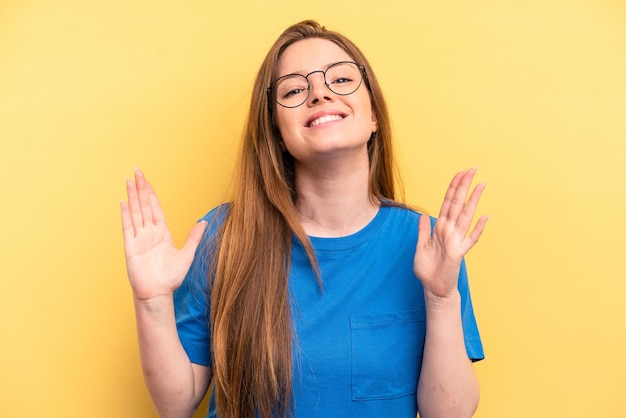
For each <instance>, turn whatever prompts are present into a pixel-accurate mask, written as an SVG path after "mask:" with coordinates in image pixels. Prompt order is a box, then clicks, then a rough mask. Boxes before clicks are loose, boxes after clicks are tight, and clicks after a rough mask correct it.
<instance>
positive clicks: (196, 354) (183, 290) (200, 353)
mask: <svg viewBox="0 0 626 418" xmlns="http://www.w3.org/2000/svg"><path fill="white" fill-rule="evenodd" d="M197 260H199V255H198V254H196V257H195V260H194V263H193V264H192V266H191V269H190V270H189V273H188V274H187V277H185V280H184V281H183V284H182V285H181V286H180V287H179V288H178V289H176V291H175V292H174V311H175V314H176V328H177V330H178V337H179V338H180V342H181V343H182V345H183V348H184V349H185V352H186V353H187V356H188V357H189V360H190V361H191V362H192V363H196V364H201V365H203V366H210V365H211V332H210V329H209V302H208V301H209V295H208V290H207V289H208V285H207V284H206V283H207V281H206V269H203V268H201V267H202V265H203V264H204V263H202V262H199V261H197ZM202 270H204V272H203V271H202Z"/></svg>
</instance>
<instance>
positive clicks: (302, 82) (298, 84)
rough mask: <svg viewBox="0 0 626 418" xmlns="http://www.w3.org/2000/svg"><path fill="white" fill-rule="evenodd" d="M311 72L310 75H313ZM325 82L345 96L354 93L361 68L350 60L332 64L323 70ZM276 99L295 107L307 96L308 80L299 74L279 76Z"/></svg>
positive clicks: (333, 90) (359, 78) (358, 84)
mask: <svg viewBox="0 0 626 418" xmlns="http://www.w3.org/2000/svg"><path fill="white" fill-rule="evenodd" d="M313 74H315V73H312V74H310V75H313ZM324 77H325V82H326V85H327V86H328V88H329V89H330V90H331V91H332V92H333V93H335V94H338V95H341V96H346V95H348V94H352V93H354V92H355V91H356V90H357V89H358V88H359V86H360V85H361V82H362V75H361V70H360V69H359V67H358V65H356V64H354V63H352V62H341V63H337V64H333V65H331V66H330V67H328V69H327V70H326V72H325V75H324ZM275 89H276V92H275V94H276V101H277V102H278V103H279V104H280V105H282V106H285V107H297V106H300V105H301V104H303V103H304V102H305V101H306V100H307V98H308V97H309V91H310V90H309V89H310V85H309V81H308V80H307V78H306V77H305V76H303V75H300V74H293V75H290V76H287V77H283V78H281V79H280V80H279V81H278V83H277V84H276V87H275Z"/></svg>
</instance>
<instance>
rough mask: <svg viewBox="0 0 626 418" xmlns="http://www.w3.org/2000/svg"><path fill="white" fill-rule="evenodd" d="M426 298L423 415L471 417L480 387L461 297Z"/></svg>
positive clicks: (420, 402)
mask: <svg viewBox="0 0 626 418" xmlns="http://www.w3.org/2000/svg"><path fill="white" fill-rule="evenodd" d="M425 298H426V340H425V345H424V355H423V360H422V369H421V373H420V379H419V385H418V390H417V402H418V407H419V411H420V416H421V417H422V418H438V417H455V418H456V417H458V418H462V417H471V416H472V415H473V414H474V412H475V411H476V408H477V407H478V398H479V387H478V381H477V379H476V375H475V374H474V370H473V368H472V364H471V361H470V360H469V359H468V357H467V352H466V349H465V342H464V339H463V326H462V322H461V313H460V311H461V298H460V295H459V294H458V292H455V294H454V296H453V297H451V298H448V299H445V300H442V299H439V298H436V297H433V296H429V295H428V294H427V295H425Z"/></svg>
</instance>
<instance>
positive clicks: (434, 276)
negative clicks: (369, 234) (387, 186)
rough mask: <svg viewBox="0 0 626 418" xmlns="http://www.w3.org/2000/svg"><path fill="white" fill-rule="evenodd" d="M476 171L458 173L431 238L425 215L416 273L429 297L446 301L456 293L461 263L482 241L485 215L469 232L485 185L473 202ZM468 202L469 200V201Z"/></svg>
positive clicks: (417, 250)
mask: <svg viewBox="0 0 626 418" xmlns="http://www.w3.org/2000/svg"><path fill="white" fill-rule="evenodd" d="M474 174H476V169H470V170H467V171H462V172H459V173H457V174H456V175H455V176H454V178H453V179H452V182H451V183H450V186H449V187H448V191H447V192H446V195H445V198H444V200H443V204H442V205H441V211H440V212H439V217H438V218H437V221H436V223H435V227H434V229H433V232H432V236H431V227H430V217H429V216H427V215H422V217H421V219H420V222H419V238H418V242H417V248H416V251H415V261H414V264H413V270H414V272H415V275H416V276H417V278H418V279H419V280H420V281H421V282H422V286H423V287H424V292H425V295H426V296H434V297H435V298H438V299H441V298H443V299H445V298H448V297H450V296H452V295H454V294H455V292H456V290H457V281H458V275H459V269H460V267H461V261H462V260H463V257H464V256H465V254H467V252H468V251H469V250H470V249H471V248H472V247H473V246H474V244H476V242H478V239H479V238H480V235H481V234H482V232H483V230H484V228H485V224H486V222H487V217H486V216H481V217H480V218H479V219H478V222H476V226H474V229H472V231H471V232H470V233H469V235H468V231H469V230H470V226H471V223H472V219H473V218H474V212H475V211H476V206H477V205H478V201H479V199H480V196H481V194H482V192H483V190H484V189H485V184H479V185H477V186H476V187H475V188H474V190H473V191H472V193H471V195H470V197H469V199H467V194H468V192H469V188H470V184H471V183H472V179H473V178H474ZM466 199H467V201H466Z"/></svg>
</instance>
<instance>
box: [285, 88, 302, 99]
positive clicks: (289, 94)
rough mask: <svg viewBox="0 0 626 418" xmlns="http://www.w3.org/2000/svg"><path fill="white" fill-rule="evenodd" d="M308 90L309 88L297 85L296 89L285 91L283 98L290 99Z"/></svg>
mask: <svg viewBox="0 0 626 418" xmlns="http://www.w3.org/2000/svg"><path fill="white" fill-rule="evenodd" d="M306 90H307V89H306V88H302V87H296V88H294V89H291V90H288V91H286V92H285V93H283V99H288V98H290V97H293V96H296V95H298V94H301V93H303V92H305V91H306Z"/></svg>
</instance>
